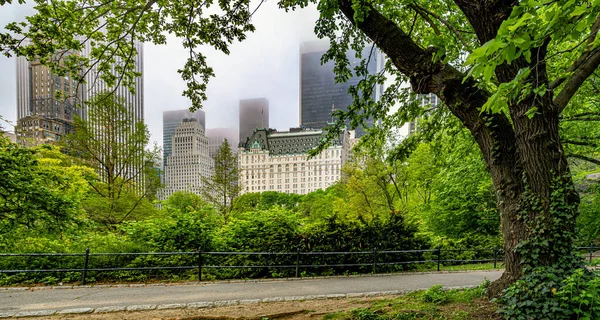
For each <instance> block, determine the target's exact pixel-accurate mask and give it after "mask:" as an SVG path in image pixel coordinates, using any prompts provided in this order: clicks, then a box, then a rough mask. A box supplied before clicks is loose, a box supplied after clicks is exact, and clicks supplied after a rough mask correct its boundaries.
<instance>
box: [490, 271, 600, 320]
mask: <svg viewBox="0 0 600 320" xmlns="http://www.w3.org/2000/svg"><path fill="white" fill-rule="evenodd" d="M561 272H562V270H555V268H551V267H538V268H534V269H533V270H532V272H529V273H527V274H526V275H525V276H524V277H523V278H522V279H521V280H518V281H517V282H516V283H515V284H514V285H513V286H511V287H510V288H508V289H506V290H505V292H504V295H503V296H502V297H501V298H500V299H499V302H500V303H501V307H500V309H499V312H500V314H501V315H502V316H503V317H504V318H505V319H555V320H561V319H565V320H567V319H569V320H570V319H581V320H583V319H599V318H600V278H598V277H596V276H594V274H593V273H591V272H589V271H587V270H585V269H583V268H582V269H577V270H576V271H575V272H573V273H572V274H571V275H569V276H567V277H565V278H564V279H562V280H561V277H560V274H561Z"/></svg>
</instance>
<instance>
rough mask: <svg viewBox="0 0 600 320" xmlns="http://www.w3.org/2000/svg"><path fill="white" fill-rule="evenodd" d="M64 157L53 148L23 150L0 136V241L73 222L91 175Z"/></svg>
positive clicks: (51, 229) (41, 147) (50, 229)
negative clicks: (87, 180) (10, 236)
mask: <svg viewBox="0 0 600 320" xmlns="http://www.w3.org/2000/svg"><path fill="white" fill-rule="evenodd" d="M67 158H68V157H67V156H66V155H63V154H61V153H60V151H58V149H57V148H55V147H51V146H40V147H37V148H24V147H21V146H19V145H17V144H15V143H12V142H10V141H9V140H8V138H7V137H5V136H4V135H3V134H1V133H0V242H4V241H3V240H1V239H4V237H5V236H9V235H13V236H16V235H17V234H21V233H28V232H34V233H46V232H50V231H53V230H59V229H62V228H64V227H65V226H67V225H68V223H70V222H72V221H73V219H74V217H75V216H76V215H77V213H78V210H77V209H78V205H79V203H80V201H81V200H82V198H83V194H84V193H85V191H86V187H87V185H86V179H87V178H88V177H89V176H93V172H92V171H91V170H89V169H86V168H82V167H79V166H74V165H72V164H66V162H69V159H67ZM9 230H10V232H9Z"/></svg>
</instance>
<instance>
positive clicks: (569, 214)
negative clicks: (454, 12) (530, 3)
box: [338, 0, 579, 296]
mask: <svg viewBox="0 0 600 320" xmlns="http://www.w3.org/2000/svg"><path fill="white" fill-rule="evenodd" d="M456 3H457V4H458V5H459V7H460V8H461V10H462V11H463V13H464V14H465V16H466V17H467V19H468V20H469V22H470V23H471V25H472V26H473V28H474V30H475V32H476V34H477V37H478V39H479V41H480V43H481V44H483V43H485V42H487V41H489V40H490V39H493V38H494V37H495V36H496V32H497V30H498V27H499V26H500V24H501V23H502V21H504V20H505V19H506V18H507V17H508V15H509V14H510V12H511V10H512V7H513V6H514V5H515V2H514V1H502V0H499V1H488V2H478V1H462V0H457V1H456ZM352 4H353V1H349V0H338V5H339V8H340V10H341V11H342V13H343V14H344V15H345V16H346V17H347V18H348V19H349V20H350V21H352V22H353V23H354V25H355V26H356V27H357V28H359V29H360V30H361V31H362V32H364V33H365V34H366V35H367V36H368V37H369V38H370V39H371V40H372V41H373V42H374V43H375V44H376V45H377V46H378V47H379V48H380V49H381V50H382V51H383V52H384V53H385V54H386V55H387V56H388V58H389V59H390V60H391V62H392V63H393V64H394V66H395V67H396V68H397V69H398V70H399V71H400V72H402V73H403V74H405V75H406V76H408V77H409V78H410V82H411V86H412V89H413V90H414V91H415V92H417V93H424V94H426V93H434V94H436V95H437V96H438V97H439V98H440V99H441V100H442V101H443V102H444V104H445V105H446V106H447V107H448V108H449V109H450V111H451V112H452V113H453V114H454V115H456V116H457V117H458V118H459V119H460V120H461V122H462V123H463V124H464V125H465V126H466V127H467V128H468V129H469V130H470V131H471V133H472V135H473V137H474V138H475V141H477V143H478V145H479V148H480V149H481V152H482V154H483V157H484V159H485V161H486V164H487V166H488V169H489V171H490V174H491V177H492V180H493V183H494V187H495V191H496V197H497V205H498V209H499V212H500V215H501V217H500V220H501V224H502V226H501V229H502V237H503V240H504V251H505V256H504V264H505V272H504V274H503V275H502V277H501V278H500V279H499V280H497V281H495V282H494V283H493V284H492V286H491V288H490V291H489V293H490V295H492V296H495V295H497V294H499V293H501V292H502V290H503V289H505V288H507V287H508V286H509V285H510V284H512V283H514V282H515V281H516V280H517V279H519V278H520V277H521V276H522V275H523V270H524V266H551V265H554V264H557V263H559V262H560V263H563V265H564V262H565V259H571V258H572V261H575V260H576V259H575V258H574V255H573V254H572V253H573V250H572V239H573V236H574V224H575V218H576V210H577V204H578V201H579V198H578V195H577V193H576V192H575V190H574V188H573V182H572V180H571V178H570V174H569V168H568V164H567V162H566V158H565V155H564V153H563V150H562V147H561V144H560V139H559V130H558V113H559V112H558V110H560V108H557V107H556V106H554V105H553V102H552V94H547V95H545V97H543V98H540V97H536V96H534V95H531V96H530V97H528V98H527V99H525V100H524V101H521V102H520V103H518V104H514V105H510V106H509V109H510V119H509V118H508V116H506V115H505V114H503V113H496V114H492V113H486V112H481V110H482V106H483V105H484V104H485V103H486V101H487V100H488V98H489V96H490V93H489V92H487V91H485V90H484V89H482V88H479V87H477V84H476V83H475V81H474V80H472V79H468V80H467V81H463V79H465V74H463V73H462V72H460V71H458V70H457V69H455V68H454V67H453V66H451V65H449V64H444V63H441V62H435V61H434V59H433V50H429V49H427V50H426V49H423V48H421V47H419V46H418V45H417V44H416V43H415V42H413V41H412V39H411V38H410V36H409V35H408V34H406V33H405V32H404V31H403V30H401V29H400V28H399V27H398V26H397V25H396V24H395V23H394V22H393V21H391V20H389V19H388V18H386V17H385V16H383V15H382V14H381V13H379V12H378V11H377V10H376V9H375V8H373V7H372V6H371V7H370V8H369V10H368V15H367V16H366V17H363V18H362V19H361V21H355V20H354V9H353V7H352ZM545 53H546V52H545V46H542V47H541V48H538V49H537V52H534V54H532V56H533V57H534V59H533V61H531V62H530V63H527V62H526V61H525V60H524V59H521V60H518V61H515V62H513V64H511V65H502V66H499V67H498V68H497V69H496V76H497V78H498V80H499V81H500V82H510V81H511V80H512V79H513V78H514V77H515V75H516V74H517V72H518V70H519V69H520V68H522V67H527V66H528V67H531V70H532V72H531V76H530V78H529V79H528V80H529V81H530V82H531V83H532V87H533V88H536V87H539V86H541V85H547V84H548V78H547V75H546V66H545V64H544V58H545ZM532 106H535V107H536V108H537V109H538V111H537V113H536V114H535V116H533V117H532V118H531V119H530V118H529V117H527V115H526V112H527V111H528V110H529V109H530V108H531V107H532ZM556 203H559V204H560V205H558V206H556V205H553V204H556ZM521 253H523V254H521ZM565 257H567V258H565ZM568 257H571V258H568ZM561 259H562V260H561ZM572 265H573V266H575V263H574V264H572Z"/></svg>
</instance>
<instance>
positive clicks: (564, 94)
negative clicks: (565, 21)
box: [549, 16, 600, 113]
mask: <svg viewBox="0 0 600 320" xmlns="http://www.w3.org/2000/svg"><path fill="white" fill-rule="evenodd" d="M599 29H600V16H598V18H596V21H595V22H594V25H592V28H591V33H590V36H589V37H588V43H587V46H586V49H585V50H584V52H583V53H582V54H581V56H580V57H579V58H578V59H577V60H575V62H574V63H573V64H572V65H571V66H570V67H569V68H568V69H567V70H566V72H567V73H570V72H573V75H572V76H571V78H570V79H569V80H568V82H567V83H566V84H565V87H564V88H563V89H562V90H561V91H560V93H559V94H558V95H557V96H556V98H554V104H555V105H556V106H557V111H558V112H559V113H560V112H562V111H563V110H564V109H565V108H566V106H567V104H568V103H569V101H570V100H571V98H573V96H574V95H575V93H577V90H579V87H581V85H582V84H583V82H584V81H585V80H586V79H587V78H588V77H589V76H590V75H592V74H593V73H594V71H596V68H598V66H599V65H600V47H596V48H594V49H592V50H590V49H591V46H592V44H593V41H594V39H595V38H596V35H597V34H598V30H599ZM567 78H568V77H567V76H564V77H560V78H558V79H556V80H554V81H553V82H552V83H550V85H549V88H550V89H554V88H556V87H558V86H559V85H561V84H562V83H563V82H564V81H566V79H567Z"/></svg>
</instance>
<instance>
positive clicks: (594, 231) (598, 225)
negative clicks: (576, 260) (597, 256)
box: [577, 181, 600, 246]
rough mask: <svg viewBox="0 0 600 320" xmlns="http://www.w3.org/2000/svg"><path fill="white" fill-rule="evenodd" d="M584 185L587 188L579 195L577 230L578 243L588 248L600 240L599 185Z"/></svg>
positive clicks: (590, 183) (589, 183)
mask: <svg viewBox="0 0 600 320" xmlns="http://www.w3.org/2000/svg"><path fill="white" fill-rule="evenodd" d="M584 183H585V184H587V186H586V190H584V191H583V192H582V193H581V204H580V205H579V213H580V214H579V217H578V219H577V228H578V240H579V243H580V244H582V245H585V246H589V245H590V244H594V243H598V241H599V240H600V219H598V217H599V216H600V184H599V183H598V182H590V181H586V182H584Z"/></svg>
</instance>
